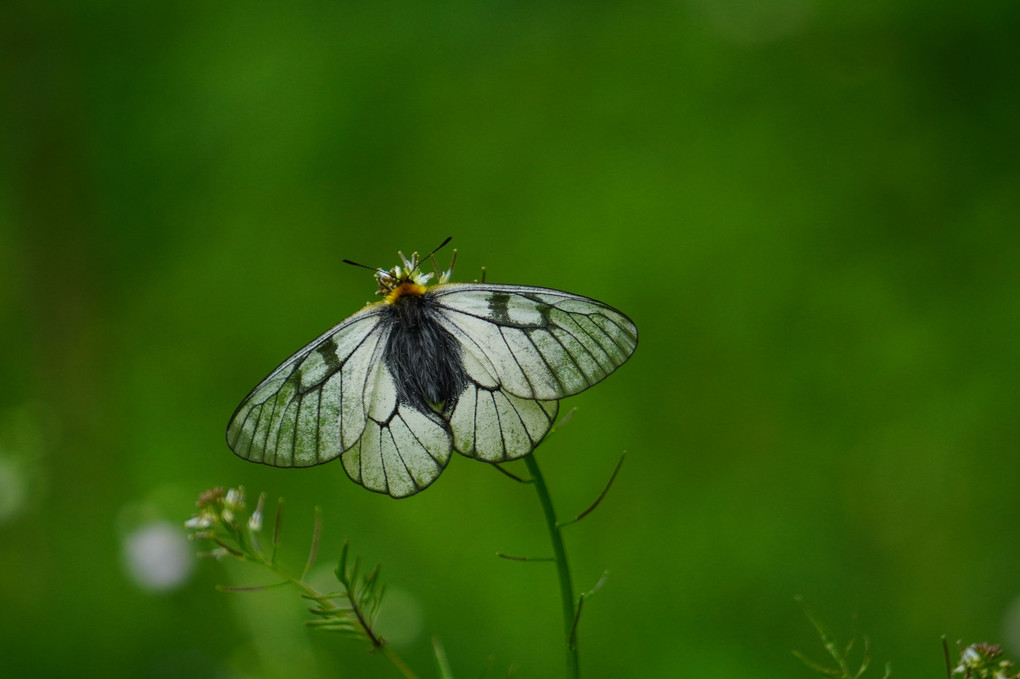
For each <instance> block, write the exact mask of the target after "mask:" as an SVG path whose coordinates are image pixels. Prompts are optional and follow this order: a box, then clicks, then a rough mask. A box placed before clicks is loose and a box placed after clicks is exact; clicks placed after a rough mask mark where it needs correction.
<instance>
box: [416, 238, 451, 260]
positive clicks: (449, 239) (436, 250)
mask: <svg viewBox="0 0 1020 679" xmlns="http://www.w3.org/2000/svg"><path fill="white" fill-rule="evenodd" d="M451 240H453V236H447V237H446V240H444V241H443V242H442V243H440V244H439V247H437V248H436V249H435V250H433V251H432V252H430V253H429V254H427V255H425V256H424V257H422V258H421V261H423V262H424V261H427V260H429V259H432V255H434V254H436V253H437V252H439V251H440V250H442V249H443V246H444V245H446V244H447V243H449V242H450V241H451Z"/></svg>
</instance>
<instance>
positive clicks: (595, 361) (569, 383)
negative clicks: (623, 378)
mask: <svg viewBox="0 0 1020 679" xmlns="http://www.w3.org/2000/svg"><path fill="white" fill-rule="evenodd" d="M428 295H429V297H430V298H431V301H432V302H433V303H434V305H435V306H436V307H437V308H438V309H439V310H440V313H439V314H437V318H438V319H439V320H440V322H441V323H442V324H443V327H445V328H446V329H447V330H449V331H450V332H451V333H452V334H453V335H454V337H456V338H457V340H458V341H459V342H460V345H461V348H462V356H461V360H462V362H463V365H464V370H465V372H466V373H467V376H468V378H469V380H468V381H469V383H468V386H467V388H466V389H465V390H464V392H463V393H462V394H461V396H460V398H458V400H457V404H456V406H455V407H454V410H453V413H452V414H451V416H450V429H451V431H452V433H453V445H454V448H455V449H456V450H457V451H459V452H461V453H463V454H465V455H468V456H470V457H476V458H479V459H482V460H486V461H489V462H501V461H504V460H512V459H517V458H520V457H524V456H525V455H527V454H528V453H530V452H531V451H532V450H533V449H534V448H535V446H537V445H538V443H539V442H540V441H541V440H542V438H543V437H544V436H545V435H546V434H547V433H548V431H549V429H550V428H551V427H552V423H553V421H554V420H555V417H556V413H557V408H558V405H557V403H556V401H557V400H558V399H560V398H563V397H565V396H570V395H573V394H576V393H578V392H581V391H584V390H585V389H587V388H589V387H591V386H593V385H594V384H596V383H597V382H599V381H601V380H602V379H604V378H605V377H606V376H607V375H609V373H611V372H612V371H614V370H615V369H616V368H618V367H619V366H621V365H622V364H623V363H624V362H625V361H626V360H627V359H628V358H630V356H631V354H632V353H634V349H635V348H636V347H637V327H636V326H635V325H634V323H633V321H631V320H630V319H629V318H627V316H626V315H624V314H623V313H621V312H619V311H617V310H616V309H614V308H612V307H611V306H609V305H607V304H603V303H602V302H599V301H597V300H594V299H590V298H588V297H582V296H580V295H574V294H571V293H569V292H562V291H560V290H550V289H548V288H537V287H530V286H523V285H492V284H484V283H474V284H447V285H441V286H437V287H435V288H433V289H431V290H430V291H429V293H428Z"/></svg>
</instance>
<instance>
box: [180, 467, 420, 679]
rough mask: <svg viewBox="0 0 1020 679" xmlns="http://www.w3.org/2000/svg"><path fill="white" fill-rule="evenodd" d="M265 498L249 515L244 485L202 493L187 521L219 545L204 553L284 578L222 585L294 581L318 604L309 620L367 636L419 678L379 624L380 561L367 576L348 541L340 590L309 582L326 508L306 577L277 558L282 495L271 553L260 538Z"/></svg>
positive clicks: (410, 678) (199, 536)
mask: <svg viewBox="0 0 1020 679" xmlns="http://www.w3.org/2000/svg"><path fill="white" fill-rule="evenodd" d="M265 500H266V495H265V493H262V494H261V495H259V499H258V502H257V504H256V508H255V510H254V511H252V512H251V513H250V514H249V513H248V512H247V507H246V504H245V496H244V488H243V487H238V488H231V489H230V490H224V489H223V488H213V489H212V490H209V491H206V492H205V493H202V495H201V496H200V497H199V499H198V502H197V506H198V511H197V512H196V513H195V514H194V515H193V516H192V517H191V518H190V519H189V520H188V521H186V522H185V526H186V527H187V528H189V529H190V530H191V533H190V535H189V537H190V538H191V539H192V540H197V541H205V542H210V543H212V545H214V547H213V548H212V549H211V550H209V551H206V552H203V553H200V554H199V556H205V557H212V558H216V559H223V558H227V557H233V558H236V559H240V560H242V561H249V562H253V563H256V564H258V565H260V566H262V567H264V568H267V569H269V570H270V571H272V572H273V573H275V574H276V575H277V576H278V577H280V578H281V580H280V581H279V582H275V583H271V584H268V585H259V586H255V587H232V586H225V585H221V586H220V587H219V589H220V590H222V591H226V592H255V591H261V590H265V589H269V588H272V587H280V586H285V585H291V586H293V587H295V588H297V589H298V590H299V591H300V593H301V596H302V597H304V598H305V599H308V600H310V601H312V602H313V603H314V605H313V606H312V607H311V608H310V609H309V610H310V611H311V613H312V614H313V615H315V616H316V618H315V619H314V620H309V621H307V622H306V623H305V624H307V625H308V626H310V627H315V628H316V629H322V630H326V631H330V632H339V633H341V634H344V635H346V636H351V637H354V638H357V639H362V640H365V641H368V642H369V644H370V645H371V647H372V648H373V649H376V650H379V651H380V653H381V654H382V655H383V656H385V657H386V659H387V660H389V661H390V662H391V663H392V664H393V665H394V667H396V668H397V670H399V671H400V673H401V674H402V675H403V676H404V677H405V678H406V679H417V675H416V674H415V673H414V672H413V671H412V670H411V669H410V668H409V667H408V666H407V664H406V663H404V661H403V660H402V659H401V658H400V657H399V656H398V655H397V654H396V653H395V652H394V651H393V649H392V648H390V647H389V646H388V645H387V643H386V640H385V639H384V638H383V637H382V636H381V635H380V634H379V632H378V631H377V630H376V628H375V620H376V614H377V613H378V611H379V606H380V605H381V604H382V598H383V593H384V591H385V587H384V586H383V585H382V584H381V583H380V580H379V566H376V567H375V568H373V569H372V570H371V571H369V572H368V573H366V574H364V575H362V574H361V573H360V565H361V564H360V559H359V558H358V557H355V558H354V559H353V560H351V559H350V545H349V543H347V542H344V544H343V547H342V548H341V550H340V560H339V563H338V565H337V567H336V569H335V570H334V574H335V575H336V578H337V581H338V582H339V583H340V587H341V588H340V590H338V591H336V592H329V593H322V592H319V591H318V590H316V589H315V588H314V587H312V586H311V585H309V584H308V582H307V581H306V578H307V577H308V573H309V572H310V571H311V569H312V566H313V565H314V563H315V559H316V556H317V553H318V548H319V535H320V534H321V529H322V517H321V513H320V512H319V511H318V510H316V516H315V528H314V530H313V533H312V545H311V548H310V550H309V553H308V559H307V560H306V562H305V567H304V571H303V572H302V574H301V576H300V577H296V576H294V575H293V574H291V573H290V572H288V571H287V570H286V569H284V568H283V567H282V566H281V565H280V564H279V562H278V560H277V556H278V553H279V545H280V532H281V528H282V519H283V501H282V500H281V501H280V502H279V503H278V504H277V508H276V518H275V520H274V522H273V534H272V537H271V539H270V547H269V550H268V553H267V551H266V550H264V549H263V548H262V546H261V544H260V542H259V534H260V532H261V530H262V523H263V510H264V507H265Z"/></svg>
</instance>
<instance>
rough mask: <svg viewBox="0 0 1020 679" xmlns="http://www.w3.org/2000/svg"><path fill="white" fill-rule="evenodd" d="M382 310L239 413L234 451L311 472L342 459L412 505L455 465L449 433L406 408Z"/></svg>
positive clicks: (298, 363)
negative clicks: (389, 364) (390, 363)
mask: <svg viewBox="0 0 1020 679" xmlns="http://www.w3.org/2000/svg"><path fill="white" fill-rule="evenodd" d="M383 312H384V309H383V308H382V307H378V306H371V307H368V308H367V309H365V310H363V311H361V312H358V313H356V314H354V315H353V316H351V317H350V318H348V319H346V320H345V321H343V322H342V323H340V324H339V325H337V326H336V327H334V328H332V329H331V330H329V331H328V332H326V333H325V334H323V335H322V336H320V337H319V338H317V339H315V340H314V341H312V342H311V343H309V344H308V345H307V346H305V347H304V348H303V349H301V351H299V352H297V353H296V354H294V355H293V356H291V357H290V358H288V359H287V360H286V361H284V363H283V364H282V365H280V366H279V367H278V368H277V369H276V370H274V371H273V372H272V373H271V374H270V375H269V376H268V377H267V378H265V379H264V380H263V381H262V382H261V383H260V384H259V385H258V386H256V387H255V388H254V389H253V390H252V391H251V393H250V394H249V395H248V396H247V397H246V398H245V399H244V401H242V403H241V405H240V406H238V408H237V410H236V411H235V412H234V415H233V416H232V417H231V419H230V423H229V425H228V426H227V444H228V445H229V446H230V448H231V449H232V450H233V451H234V452H235V453H236V454H237V455H239V456H240V457H243V458H245V459H247V460H250V461H252V462H261V463H263V464H268V465H273V466H276V467H307V466H311V465H316V464H321V463H323V462H329V461H330V460H333V459H336V457H338V456H340V455H341V454H342V455H343V457H342V459H343V463H344V469H345V470H346V471H347V473H348V475H349V476H350V477H351V478H352V479H353V480H354V481H356V482H357V483H360V484H361V485H363V486H365V487H366V488H368V489H369V490H374V491H377V492H381V493H389V494H390V495H392V496H394V497H404V496H406V495H411V494H413V493H416V492H418V491H419V490H421V489H422V488H424V487H425V486H427V485H429V484H430V483H432V481H434V480H435V479H436V477H438V476H439V474H440V472H442V470H443V468H444V467H445V466H446V463H447V462H448V461H449V459H450V452H451V448H452V445H451V441H450V434H449V433H448V432H447V430H446V425H445V423H444V422H443V421H442V420H441V419H439V418H438V416H431V417H430V416H428V415H425V414H423V413H420V412H419V411H417V410H416V409H415V408H413V407H411V406H409V405H407V404H403V403H400V402H399V401H398V399H397V391H396V386H395V385H394V383H393V377H392V375H390V372H389V370H388V369H387V368H386V365H385V363H384V361H383V356H382V354H383V350H384V349H385V347H386V340H387V338H388V336H389V333H390V329H391V326H389V325H387V324H386V323H384V322H383V319H382V318H381V314H382V313H383Z"/></svg>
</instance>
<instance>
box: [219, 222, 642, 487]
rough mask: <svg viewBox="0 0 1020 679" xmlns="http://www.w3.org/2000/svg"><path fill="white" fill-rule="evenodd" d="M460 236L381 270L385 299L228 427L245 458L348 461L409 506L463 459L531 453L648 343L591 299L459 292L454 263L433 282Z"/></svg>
mask: <svg viewBox="0 0 1020 679" xmlns="http://www.w3.org/2000/svg"><path fill="white" fill-rule="evenodd" d="M449 241H450V239H449V238H447V239H446V240H445V241H443V243H442V244H441V245H440V246H439V247H438V248H436V250H434V251H433V252H432V253H431V254H430V255H428V256H426V257H425V258H419V257H418V253H414V254H413V255H412V256H411V258H410V259H408V258H407V257H405V256H404V254H403V253H400V252H398V254H399V255H400V259H401V262H402V264H401V265H398V266H396V267H394V268H393V269H391V270H389V271H387V270H384V269H372V270H373V271H375V278H376V281H377V283H378V285H379V289H378V294H379V295H382V296H383V300H382V301H379V302H375V303H372V304H369V305H367V306H366V307H365V308H363V309H361V310H360V311H358V312H357V313H355V314H354V315H352V316H350V317H349V318H347V319H346V320H344V321H342V322H341V323H340V324H339V325H337V326H335V327H333V328H332V329H330V330H328V331H326V333H324V334H323V335H321V336H320V337H318V338H317V339H315V340H312V342H310V343H309V344H308V345H306V346H305V347H304V348H303V349H301V350H300V351H298V352H297V353H296V354H294V355H293V356H291V357H290V358H288V359H287V360H286V361H284V362H283V363H282V364H280V366H279V367H278V368H276V370H274V371H273V372H271V373H270V374H269V376H268V377H266V378H265V379H264V380H262V382H260V383H259V384H258V386H256V387H255V388H254V389H252V391H251V392H250V393H249V394H248V396H246V397H245V399H244V400H243V401H242V402H241V405H239V406H238V407H237V410H235V411H234V414H233V415H232V416H231V418H230V423H229V425H228V426H227V445H229V446H230V448H231V449H232V450H233V451H234V453H236V454H237V455H239V456H240V457H242V458H244V459H246V460H249V461H251V462H260V463H262V464H268V465H272V466H276V467H308V466H311V465H317V464H322V463H324V462H329V461H331V460H334V459H336V458H337V457H339V458H340V459H341V461H342V463H343V467H344V470H345V471H346V472H347V475H348V476H350V478H351V479H352V480H353V481H355V482H356V483H359V484H361V485H362V486H364V487H365V488H367V489H369V490H372V491H376V492H380V493H388V494H389V495H391V496H393V497H397V498H400V497H407V496H409V495H414V494H415V493H417V492H418V491H420V490H422V489H424V488H425V487H427V486H428V485H429V484H431V483H432V482H433V481H435V480H436V478H438V477H439V475H440V473H441V472H442V471H443V469H444V468H445V467H446V464H447V462H449V460H450V457H451V454H452V452H453V451H457V452H458V453H461V454H462V455H465V456H467V457H471V458H475V459H477V460H481V461H484V462H491V463H496V462H506V461H509V460H515V459H518V458H522V457H524V456H526V455H528V454H529V453H531V451H532V450H534V449H535V446H537V445H538V444H539V443H540V442H541V441H542V439H543V438H544V437H545V435H546V434H547V433H548V432H549V429H550V428H551V427H552V424H553V422H554V420H555V418H556V414H557V411H558V408H559V399H561V398H563V397H565V396H572V395H574V394H577V393H579V392H581V391H584V390H585V389H587V388H589V387H591V386H593V385H595V384H596V383H598V382H600V381H601V380H602V379H603V378H605V377H606V376H607V375H609V373H611V372H613V371H614V370H616V369H617V368H618V367H620V366H621V365H622V364H623V363H624V362H626V361H627V359H628V358H630V356H631V354H633V353H634V349H635V348H637V341H638V333H637V327H636V326H635V325H634V322H633V321H631V320H630V319H629V318H628V317H627V316H626V315H624V314H623V313H621V312H620V311H617V310H616V309H614V308H613V307H611V306H609V305H607V304H604V303H602V302H599V301H596V300H594V299H590V298H588V297H582V296H581V295H575V294H573V293H569V292H562V291H560V290H552V289H549V288H540V287H533V286H527V285H498V284H491V283H450V282H449V279H450V276H451V275H452V272H453V262H451V264H450V268H449V269H448V270H447V271H445V272H443V273H441V274H440V275H439V280H438V284H436V285H432V286H429V283H430V282H431V280H432V276H433V275H432V274H431V273H423V272H422V271H421V270H420V268H419V267H420V265H421V262H422V261H425V260H428V259H430V258H432V257H433V255H435V253H436V251H438V250H439V249H440V248H442V247H443V246H444V245H446V244H447V243H448V242H449ZM453 259H454V261H456V251H454V257H453ZM433 261H434V260H433ZM344 262H345V263H348V264H355V263H354V262H350V261H348V260H344ZM356 266H363V265H358V264H356ZM364 268H369V269H371V267H364Z"/></svg>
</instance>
